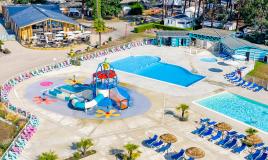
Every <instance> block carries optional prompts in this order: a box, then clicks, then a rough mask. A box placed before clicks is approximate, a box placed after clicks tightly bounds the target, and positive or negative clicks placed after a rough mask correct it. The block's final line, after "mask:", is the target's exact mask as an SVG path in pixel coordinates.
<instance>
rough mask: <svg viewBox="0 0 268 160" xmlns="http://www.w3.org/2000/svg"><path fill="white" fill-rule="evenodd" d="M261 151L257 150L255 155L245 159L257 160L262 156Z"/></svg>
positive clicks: (252, 154)
mask: <svg viewBox="0 0 268 160" xmlns="http://www.w3.org/2000/svg"><path fill="white" fill-rule="evenodd" d="M261 153H262V152H261V150H259V149H257V150H256V151H255V152H254V153H251V154H249V155H247V156H246V157H245V158H246V159H248V160H255V159H256V158H257V157H259V156H260V155H261Z"/></svg>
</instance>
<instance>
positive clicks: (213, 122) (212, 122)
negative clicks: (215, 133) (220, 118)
mask: <svg viewBox="0 0 268 160" xmlns="http://www.w3.org/2000/svg"><path fill="white" fill-rule="evenodd" d="M215 124H217V122H216V121H211V122H207V125H208V126H211V125H215Z"/></svg>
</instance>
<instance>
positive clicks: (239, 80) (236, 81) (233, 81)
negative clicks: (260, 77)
mask: <svg viewBox="0 0 268 160" xmlns="http://www.w3.org/2000/svg"><path fill="white" fill-rule="evenodd" d="M230 82H232V83H239V82H242V78H238V79H235V80H230Z"/></svg>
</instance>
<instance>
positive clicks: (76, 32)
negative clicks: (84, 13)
mask: <svg viewBox="0 0 268 160" xmlns="http://www.w3.org/2000/svg"><path fill="white" fill-rule="evenodd" d="M73 33H74V34H80V33H81V31H73Z"/></svg>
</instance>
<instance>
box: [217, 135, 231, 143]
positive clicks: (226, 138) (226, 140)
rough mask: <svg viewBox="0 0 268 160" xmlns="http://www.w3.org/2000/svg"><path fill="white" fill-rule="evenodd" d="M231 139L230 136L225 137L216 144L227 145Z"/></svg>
mask: <svg viewBox="0 0 268 160" xmlns="http://www.w3.org/2000/svg"><path fill="white" fill-rule="evenodd" d="M230 139H231V137H230V136H226V137H225V138H224V139H222V140H220V141H219V142H217V143H216V144H217V145H224V144H225V143H227V142H228V141H229V140H230Z"/></svg>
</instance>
